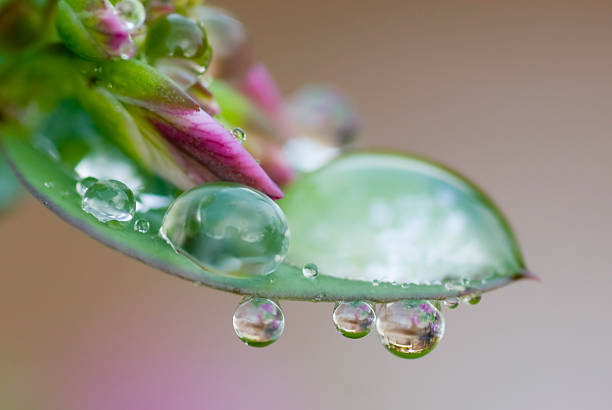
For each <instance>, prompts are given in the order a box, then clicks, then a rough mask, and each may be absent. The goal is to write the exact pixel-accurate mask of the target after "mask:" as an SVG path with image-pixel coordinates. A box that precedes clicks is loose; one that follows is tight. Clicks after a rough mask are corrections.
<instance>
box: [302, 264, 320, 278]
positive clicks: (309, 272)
mask: <svg viewBox="0 0 612 410" xmlns="http://www.w3.org/2000/svg"><path fill="white" fill-rule="evenodd" d="M318 274H319V268H318V266H317V265H315V264H314V263H307V264H306V265H304V267H303V268H302V275H304V277H305V278H308V279H313V278H315V277H316V276H317V275H318Z"/></svg>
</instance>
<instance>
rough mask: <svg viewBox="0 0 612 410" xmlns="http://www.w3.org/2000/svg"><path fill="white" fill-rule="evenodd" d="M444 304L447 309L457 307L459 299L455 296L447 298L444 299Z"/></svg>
mask: <svg viewBox="0 0 612 410" xmlns="http://www.w3.org/2000/svg"><path fill="white" fill-rule="evenodd" d="M444 306H446V307H447V308H449V309H457V307H458V306H459V299H457V298H448V299H445V300H444Z"/></svg>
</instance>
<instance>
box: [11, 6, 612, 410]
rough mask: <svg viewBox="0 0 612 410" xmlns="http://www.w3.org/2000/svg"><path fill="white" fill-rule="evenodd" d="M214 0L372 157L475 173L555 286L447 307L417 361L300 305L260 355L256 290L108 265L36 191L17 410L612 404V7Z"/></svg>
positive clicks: (16, 268) (25, 228) (14, 351)
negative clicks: (242, 303)
mask: <svg viewBox="0 0 612 410" xmlns="http://www.w3.org/2000/svg"><path fill="white" fill-rule="evenodd" d="M216 4H218V5H222V6H225V7H226V8H228V9H229V10H231V11H233V12H234V13H235V14H236V15H237V16H238V17H239V18H240V19H242V20H243V21H244V22H245V24H246V26H247V28H248V29H249V31H250V34H251V37H252V39H253V43H254V46H255V49H256V51H257V53H258V55H259V56H260V57H261V59H262V60H263V61H265V62H266V63H267V64H268V66H269V68H270V70H271V71H272V73H273V74H274V75H275V76H276V77H277V79H278V81H279V83H280V85H281V87H282V89H283V91H285V92H287V93H288V92H291V91H292V90H294V89H295V88H296V87H298V86H299V85H300V84H302V83H305V82H318V83H321V82H322V83H332V84H335V85H337V86H339V87H340V88H342V89H344V90H345V91H346V92H347V93H348V94H349V95H350V96H351V97H352V98H353V99H354V101H355V102H356V104H357V105H358V107H359V108H360V110H361V111H362V113H363V117H364V119H365V122H366V131H367V132H366V135H367V136H369V138H370V140H371V142H372V143H373V144H374V145H376V146H384V147H393V148H397V149H403V150H410V151H415V152H418V153H421V154H425V155H427V156H430V157H433V158H435V159H438V160H441V161H443V162H446V163H448V164H450V165H451V166H453V167H455V168H457V169H459V170H461V171H463V172H464V173H465V174H466V175H468V176H470V177H472V178H473V179H474V180H476V181H477V182H478V183H479V184H480V185H481V186H482V187H484V188H485V190H487V191H488V192H489V193H490V194H491V195H492V197H493V198H495V200H496V201H497V202H498V203H500V204H501V206H502V209H503V210H504V211H505V212H506V214H507V216H508V217H509V219H510V221H511V222H512V224H513V226H514V228H515V230H516V233H517V235H518V237H519V241H520V243H521V245H522V248H523V250H524V253H525V257H526V260H527V263H528V265H529V266H530V268H531V269H532V270H533V271H534V272H536V273H537V274H539V275H540V276H541V277H542V279H543V282H542V283H541V284H538V283H535V282H521V283H517V284H515V285H511V286H508V287H506V288H503V289H501V290H499V291H496V292H492V293H490V294H486V295H485V296H484V298H483V301H482V302H481V304H480V305H478V306H475V307H471V306H470V307H465V306H462V307H461V308H459V309H458V310H457V311H452V312H447V313H446V319H447V326H446V337H445V339H444V340H443V342H442V343H441V344H440V346H439V347H438V348H437V349H436V351H435V352H434V353H432V354H431V355H429V356H427V357H425V358H423V359H420V360H415V361H406V360H401V359H398V358H395V357H393V356H392V355H391V354H389V353H388V352H386V351H385V350H384V349H383V348H382V347H381V346H380V345H379V342H378V340H377V338H376V337H375V336H374V335H370V337H368V338H366V339H364V340H361V341H351V340H345V339H344V338H342V337H341V336H339V335H338V334H336V332H335V330H334V329H333V326H332V324H331V308H332V306H331V305H330V304H323V303H321V304H312V303H298V302H287V303H284V304H283V306H284V310H285V315H286V319H287V326H286V329H285V334H284V335H283V337H282V338H281V339H280V340H279V341H278V342H277V343H276V344H274V345H272V346H270V347H269V348H266V349H262V350H254V349H250V348H247V347H246V346H244V345H242V344H241V343H239V342H238V340H237V339H236V337H235V335H234V334H233V331H232V326H231V316H232V312H233V309H234V307H235V305H236V304H237V303H238V301H239V297H237V296H235V295H230V294H224V293H220V292H217V291H214V290H210V289H207V288H194V287H193V286H192V285H191V284H189V283H187V282H183V281H180V280H178V279H175V278H173V277H170V276H167V275H164V274H162V273H160V272H157V271H155V270H153V269H151V268H148V267H147V266H144V265H142V264H140V263H138V262H136V261H134V260H131V259H129V258H128V257H125V256H123V255H121V254H119V253H116V252H113V251H111V250H109V249H107V248H105V247H104V246H102V245H100V244H98V243H96V242H94V241H93V240H91V239H89V238H88V237H86V236H85V235H84V234H82V233H80V232H79V231H77V230H75V229H73V228H71V227H69V226H68V225H66V224H64V223H63V222H61V221H60V220H59V219H58V218H57V217H55V216H54V215H52V214H51V213H50V212H49V211H47V210H45V209H44V208H43V207H42V206H41V205H40V204H38V203H36V202H34V201H33V200H32V199H28V200H27V201H25V202H23V203H22V204H21V205H20V206H19V207H18V208H16V209H14V210H13V211H12V212H11V213H10V214H9V216H8V217H4V218H3V219H2V220H0V260H1V261H2V262H1V268H0V269H1V275H2V277H1V279H2V281H1V287H0V289H1V290H0V324H1V326H2V331H1V332H2V333H1V334H0V363H1V365H0V397H1V398H2V400H0V408H6V409H63V410H65V409H68V410H71V409H79V410H84V409H96V410H97V409H185V410H187V409H296V410H302V409H304V410H306V409H318V408H322V409H327V408H337V409H344V408H346V409H349V408H351V409H379V408H446V409H516V408H528V409H531V408H541V409H575V408H589V409H609V408H612V398H611V397H610V381H611V379H610V377H611V376H610V367H611V365H612V353H611V346H612V326H611V324H610V322H611V321H610V316H609V315H608V312H609V311H610V303H608V302H609V301H610V292H611V291H612V289H611V285H612V276H611V272H610V267H611V266H612V263H611V262H612V258H611V257H610V255H611V251H610V232H611V231H612V222H611V218H610V211H611V210H612V193H611V184H610V179H611V176H612V160H611V159H610V156H611V154H612V138H611V137H610V135H611V134H612V47H610V44H611V41H612V24H611V22H612V3H610V2H609V1H601V2H595V1H580V2H578V1H560V0H556V1H539V0H531V1H518V0H514V1H491V0H487V1H441V0H438V1H378V2H373V1H369V2H365V1H363V2H359V1H348V0H343V1H331V0H327V1H319V0H310V1H304V2H291V1H280V0H259V1H256V2H255V1H248V2H247V1H239V0H232V1H229V0H227V1H218V2H217V3H216ZM2 406H5V407H2Z"/></svg>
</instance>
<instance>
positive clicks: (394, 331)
mask: <svg viewBox="0 0 612 410" xmlns="http://www.w3.org/2000/svg"><path fill="white" fill-rule="evenodd" d="M376 331H377V332H378V335H379V336H380V341H381V343H382V344H383V346H385V348H386V349H387V350H389V351H390V352H391V353H393V354H394V355H396V356H399V357H402V358H405V359H416V358H419V357H422V356H425V355H426V354H427V353H429V352H431V351H432V350H433V349H434V348H435V347H436V345H437V344H438V342H439V341H440V339H442V336H443V335H444V318H443V317H442V314H441V313H440V311H439V310H438V309H436V308H435V306H433V305H432V304H431V303H430V302H428V301H425V300H420V301H414V300H405V301H400V302H392V303H387V304H385V305H382V306H381V308H380V309H379V311H378V317H377V319H376Z"/></svg>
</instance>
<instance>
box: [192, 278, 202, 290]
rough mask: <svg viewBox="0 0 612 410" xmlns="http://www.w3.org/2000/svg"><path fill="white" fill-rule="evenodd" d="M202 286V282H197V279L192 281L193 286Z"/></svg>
mask: <svg viewBox="0 0 612 410" xmlns="http://www.w3.org/2000/svg"><path fill="white" fill-rule="evenodd" d="M202 286H204V284H203V283H202V282H199V281H197V280H196V281H194V282H193V287H195V288H201V287H202Z"/></svg>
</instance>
